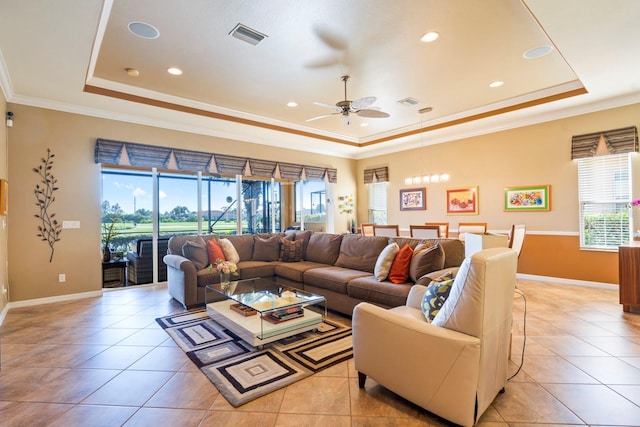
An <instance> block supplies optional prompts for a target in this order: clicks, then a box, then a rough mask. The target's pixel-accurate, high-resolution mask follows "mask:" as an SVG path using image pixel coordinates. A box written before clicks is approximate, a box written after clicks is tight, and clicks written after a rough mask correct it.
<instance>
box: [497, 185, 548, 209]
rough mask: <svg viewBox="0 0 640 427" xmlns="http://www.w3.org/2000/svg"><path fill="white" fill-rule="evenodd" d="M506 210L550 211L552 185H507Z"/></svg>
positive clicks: (505, 192) (505, 195)
mask: <svg viewBox="0 0 640 427" xmlns="http://www.w3.org/2000/svg"><path fill="white" fill-rule="evenodd" d="M504 210H505V212H517V211H550V210H551V186H550V185H531V186H528V187H506V188H505V189H504Z"/></svg>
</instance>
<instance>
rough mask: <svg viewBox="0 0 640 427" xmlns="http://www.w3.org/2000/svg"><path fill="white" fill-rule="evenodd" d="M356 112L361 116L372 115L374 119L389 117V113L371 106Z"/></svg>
mask: <svg viewBox="0 0 640 427" xmlns="http://www.w3.org/2000/svg"><path fill="white" fill-rule="evenodd" d="M356 114H357V115H359V116H360V117H370V118H374V119H378V118H383V117H389V114H388V113H385V112H384V111H379V110H372V109H370V108H369V109H365V110H358V111H356Z"/></svg>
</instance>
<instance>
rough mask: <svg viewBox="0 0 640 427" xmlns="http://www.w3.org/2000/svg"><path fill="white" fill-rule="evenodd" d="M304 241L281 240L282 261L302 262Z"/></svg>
mask: <svg viewBox="0 0 640 427" xmlns="http://www.w3.org/2000/svg"><path fill="white" fill-rule="evenodd" d="M303 243H304V242H303V241H302V240H289V239H286V238H284V237H283V238H281V239H280V261H282V262H298V261H300V260H302V244H303Z"/></svg>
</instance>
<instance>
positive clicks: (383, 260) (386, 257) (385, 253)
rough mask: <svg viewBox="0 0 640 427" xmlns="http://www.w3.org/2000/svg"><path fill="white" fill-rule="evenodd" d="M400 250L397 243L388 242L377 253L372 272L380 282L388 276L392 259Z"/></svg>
mask: <svg viewBox="0 0 640 427" xmlns="http://www.w3.org/2000/svg"><path fill="white" fill-rule="evenodd" d="M399 251H400V247H399V246H398V244H397V243H395V242H394V243H389V244H388V245H387V246H386V247H385V248H384V249H383V250H382V252H380V255H378V259H377V260H376V265H375V267H374V268H373V274H374V275H375V276H376V279H378V281H380V282H382V281H384V280H387V276H389V270H391V265H392V264H393V260H394V259H395V258H396V255H398V252H399Z"/></svg>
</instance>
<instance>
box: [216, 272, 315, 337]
mask: <svg viewBox="0 0 640 427" xmlns="http://www.w3.org/2000/svg"><path fill="white" fill-rule="evenodd" d="M220 295H222V296H224V297H225V300H223V301H217V302H209V301H211V300H212V299H213V297H214V296H215V297H217V298H216V299H217V300H219V296H220ZM325 302H326V301H325V298H324V297H323V296H322V295H315V294H312V293H309V292H305V291H302V290H300V289H295V288H292V287H290V286H286V285H283V284H280V283H278V282H277V281H276V280H275V279H273V278H268V279H265V278H254V279H245V280H237V281H232V282H229V283H228V284H215V285H208V286H207V287H206V288H205V304H206V306H207V314H209V316H210V317H211V318H212V319H213V320H215V321H216V322H218V323H219V324H221V325H222V326H224V327H225V328H227V329H228V330H229V331H231V332H233V333H234V334H236V335H237V336H238V337H240V338H241V339H242V340H243V341H245V342H247V343H249V344H251V345H252V346H254V347H259V346H262V345H264V344H267V343H270V342H273V341H277V340H279V339H282V338H287V337H290V336H292V335H295V334H299V333H301V332H305V331H309V330H312V329H315V328H317V327H318V325H320V323H322V320H323V319H324V318H325V317H326V314H327V309H326V303H325ZM315 304H323V305H324V306H325V308H324V314H322V313H317V312H315V311H312V310H309V309H308V308H306V307H308V306H312V305H315Z"/></svg>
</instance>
